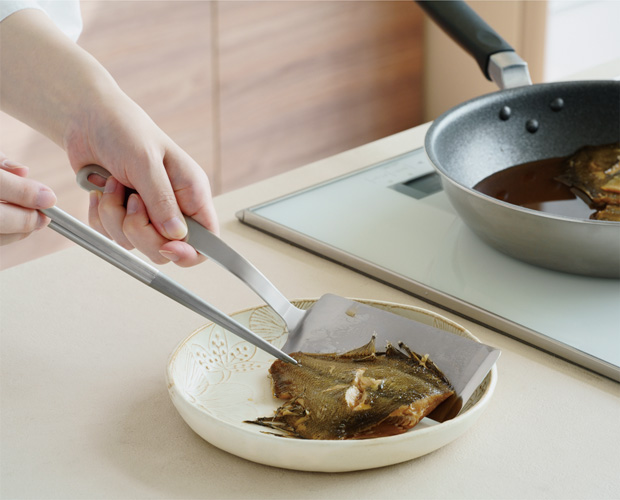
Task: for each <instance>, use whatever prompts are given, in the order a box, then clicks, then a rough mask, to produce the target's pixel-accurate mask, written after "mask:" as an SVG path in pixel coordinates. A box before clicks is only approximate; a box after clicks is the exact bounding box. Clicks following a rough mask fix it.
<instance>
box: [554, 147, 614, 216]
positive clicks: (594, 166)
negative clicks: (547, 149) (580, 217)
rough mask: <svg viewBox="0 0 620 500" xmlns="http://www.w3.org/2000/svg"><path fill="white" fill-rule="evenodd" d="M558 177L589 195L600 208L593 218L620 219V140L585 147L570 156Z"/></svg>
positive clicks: (591, 201)
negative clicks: (619, 141)
mask: <svg viewBox="0 0 620 500" xmlns="http://www.w3.org/2000/svg"><path fill="white" fill-rule="evenodd" d="M558 180H560V181H561V182H563V183H565V184H567V185H568V186H570V187H574V188H577V189H579V190H580V191H581V192H583V193H584V194H585V195H586V196H587V197H588V198H589V200H590V205H591V206H592V208H596V209H598V211H597V212H596V213H594V214H593V215H592V218H593V219H599V220H611V221H620V208H619V207H620V143H614V144H607V145H604V146H586V147H583V148H581V149H580V150H579V151H577V152H576V153H575V154H574V155H572V156H571V157H570V158H568V160H567V161H566V163H565V164H564V171H563V173H562V175H561V176H560V177H559V178H558Z"/></svg>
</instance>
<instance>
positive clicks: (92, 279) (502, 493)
mask: <svg viewBox="0 0 620 500" xmlns="http://www.w3.org/2000/svg"><path fill="white" fill-rule="evenodd" d="M425 129H426V127H418V128H416V129H413V130H410V131H406V132H403V133H401V134H397V135H396V136H392V137H389V138H386V139H383V140H381V141H378V142H377V143H372V144H369V145H366V146H363V147H362V148H358V149H356V150H352V151H350V152H346V153H343V154H341V155H338V156H336V157H333V158H329V159H326V160H323V161H321V162H317V163H315V164H313V165H308V166H306V167H302V168H300V169H297V170H294V171H292V172H289V173H287V174H284V175H281V176H278V177H275V178H272V179H270V180H267V181H264V182H261V183H259V184H256V185H253V186H250V187H248V188H244V189H241V190H238V191H235V192H231V193H228V194H226V195H223V196H220V197H218V198H217V199H216V205H217V209H218V212H219V215H220V218H221V222H222V237H223V238H224V239H225V240H226V241H227V242H228V243H229V244H230V245H232V246H233V247H234V248H236V249H237V250H238V251H240V252H241V253H242V254H244V255H245V256H246V257H247V258H248V259H249V260H250V261H252V262H253V263H254V264H255V265H256V266H257V267H258V268H259V269H261V270H262V271H263V272H264V273H265V274H266V275H267V276H268V277H269V278H270V279H271V280H272V281H273V282H274V283H275V284H276V285H277V286H278V287H279V288H281V290H282V291H283V293H284V294H285V295H286V296H288V297H290V298H305V297H318V296H320V295H322V294H323V293H325V292H333V293H336V294H339V295H344V296H350V297H358V298H367V299H377V300H382V301H391V302H397V303H404V304H410V305H417V306H423V307H427V308H428V309H432V310H435V311H438V312H440V313H441V314H444V315H445V316H447V317H448V318H451V319H453V320H456V321H457V322H459V323H461V324H462V325H464V326H465V327H466V328H468V329H469V330H470V331H471V332H472V333H473V334H474V335H476V336H477V337H478V338H480V339H481V340H482V341H483V342H485V343H487V344H490V345H493V346H496V347H499V348H500V349H501V350H502V356H501V358H500V360H499V362H498V383H497V387H496V390H495V394H494V396H493V398H492V400H491V403H490V405H489V406H488V408H487V410H486V411H485V412H484V413H483V415H482V416H481V418H480V419H479V420H478V422H477V423H476V424H475V425H474V426H473V427H472V428H471V429H470V430H469V431H468V432H467V433H466V434H464V435H463V436H462V437H460V438H459V439H457V440H456V441H454V442H452V443H451V444H449V445H447V446H445V447H443V448H441V449H439V450H438V451H436V452H433V453H431V454H429V455H426V456H424V457H422V458H419V459H415V460H412V461H409V462H404V463H401V464H398V465H394V466H390V467H385V468H381V469H374V470H368V471H360V472H352V473H339V474H323V473H306V472H296V471H290V470H281V469H276V468H271V467H267V466H263V465H259V464H255V463H252V462H248V461H246V460H243V459H241V458H238V457H236V456H233V455H230V454H228V453H226V452H224V451H221V450H219V449H218V448H215V447H214V446H212V445H210V444H209V443H207V442H205V441H204V440H202V439H201V438H200V437H198V436H197V435H196V434H195V433H194V432H193V431H192V430H191V429H190V428H189V427H188V426H187V425H186V424H185V422H184V421H183V420H182V418H181V417H180V416H179V414H178V413H177V412H176V410H175V408H174V407H173V405H172V403H171V402H170V400H169V397H168V394H167V390H166V382H165V378H164V371H165V367H166V362H167V360H168V357H169V355H170V354H171V352H172V350H173V349H174V348H175V346H176V345H177V344H178V343H179V342H180V341H181V340H183V339H184V338H186V337H187V336H188V335H189V334H190V333H191V332H192V331H194V330H195V329H196V328H198V327H199V326H200V325H202V324H204V323H205V322H206V321H205V320H204V319H203V318H201V317H199V316H197V315H196V314H194V313H192V312H189V311H187V310H185V309H184V308H182V307H181V306H179V305H178V304H176V303H174V302H172V301H170V300H169V299H166V298H165V297H163V296H160V295H158V294H157V293H156V292H154V291H152V290H150V289H149V288H147V287H146V286H144V285H142V284H140V283H139V282H137V281H135V280H133V279H132V278H130V277H128V276H127V275H125V274H123V273H121V272H120V271H117V270H116V269H114V268H113V267H111V266H110V265H108V264H107V263H105V262H103V261H101V260H99V259H97V258H96V257H94V256H92V255H91V254H89V253H87V252H86V251H84V250H82V249H80V248H77V247H73V248H69V249H67V250H63V251H60V252H58V253H55V254H52V255H49V256H47V257H44V258H41V259H39V260H36V261H32V262H29V263H26V264H23V265H21V266H17V267H14V268H11V269H8V270H6V271H3V272H2V273H1V274H0V283H1V284H0V318H1V319H0V321H1V323H0V328H1V332H0V333H1V339H0V342H1V343H0V356H1V359H0V361H1V364H0V368H1V370H2V373H1V392H0V397H1V402H0V410H1V420H0V426H1V427H0V432H1V434H0V439H1V441H0V447H1V448H0V452H1V455H0V460H1V469H0V497H1V498H63V499H69V498H89V499H93V498H106V499H114V498H125V499H126V498H167V499H173V498H185V499H188V498H218V499H219V498H386V497H392V498H489V499H499V498H519V499H522V498H558V499H565V498H584V499H585V498H588V499H590V498H596V499H602V498H620V474H619V471H620V458H619V457H620V455H619V454H618V450H619V449H620V385H619V384H617V383H615V382H612V381H610V380H608V379H605V378H603V377H600V376H598V375H596V374H593V373H591V372H588V371H586V370H584V369H582V368H579V367H577V366H574V365H571V364H569V363H567V362H565V361H562V360H560V359H557V358H554V357H552V356H550V355H549V354H546V353H544V352H541V351H539V350H536V349H534V348H532V347H529V346H527V345H525V344H523V343H520V342H518V341H516V340H513V339H511V338H508V337H506V336H504V335H502V334H500V333H497V332H493V331H490V330H488V329H486V328H484V327H482V326H480V325H477V324H475V323H473V322H471V321H467V320H465V319H462V318H459V317H457V316H455V315H453V314H450V313H448V312H445V311H441V310H440V309H438V308H437V307H434V306H431V305H428V304H425V303H424V302H423V301H421V300H419V299H417V298H414V297H412V296H410V295H407V294H405V293H402V292H400V291H397V290H395V289H393V288H390V287H388V286H386V285H383V284H380V283H378V282H376V281H373V280H371V279H369V278H366V277H364V276H361V275H360V274H357V273H355V272H353V271H351V270H348V269H346V268H344V267H342V266H339V265H337V264H334V263H332V262H328V261H326V260H324V259H321V258H319V257H317V256H314V255H311V254H309V253H307V252H304V251H303V250H300V249H298V248H295V247H293V246H291V245H288V244H286V243H284V242H282V241H279V240H276V239H275V238H272V237H269V236H267V235H265V234H263V233H261V232H259V231H256V230H254V229H252V228H250V227H247V226H245V225H243V224H241V223H239V222H238V221H237V220H236V218H235V216H234V214H235V212H236V211H237V210H239V209H241V208H245V207H247V206H250V205H253V204H256V203H259V202H261V201H265V200H267V199H270V198H273V197H275V196H278V195H282V194H285V193H288V192H290V191H292V190H294V189H298V188H302V187H305V186H308V185H311V184H313V183H315V182H318V181H321V180H325V179H327V178H330V177H334V176H336V175H340V174H343V173H346V172H347V171H350V170H351V169H352V168H354V165H355V164H356V159H359V158H360V157H361V156H363V157H364V159H365V160H366V161H368V162H372V161H373V160H374V159H376V160H380V159H382V158H383V157H385V156H388V155H389V156H392V155H394V154H399V153H400V152H403V151H405V150H406V148H407V146H408V145H409V144H411V141H413V140H416V141H419V140H420V139H421V137H422V136H423V134H424V131H425ZM61 208H62V207H61ZM164 271H165V273H166V274H168V275H169V276H171V277H173V278H174V279H176V280H178V281H179V282H181V283H182V284H183V285H184V286H186V287H187V288H189V289H191V290H193V291H195V292H196V293H197V294H198V295H200V296H201V297H203V298H204V299H206V300H207V301H209V302H211V303H212V304H214V305H216V306H217V307H218V308H220V309H221V310H223V311H226V312H234V311H237V310H241V309H244V308H247V307H251V306H255V305H259V304H260V299H258V298H257V297H256V296H255V295H253V293H252V292H250V291H249V290H246V289H245V287H244V286H243V285H242V284H241V283H240V282H239V281H238V280H237V279H236V278H234V277H232V276H230V275H227V274H226V272H225V271H223V270H221V269H220V268H218V267H217V266H216V265H215V264H214V263H212V262H207V263H205V264H203V265H201V266H198V267H195V268H192V269H180V268H176V267H173V266H172V265H169V266H166V267H165V268H164ZM584 333H585V332H584ZM266 452H268V450H266Z"/></svg>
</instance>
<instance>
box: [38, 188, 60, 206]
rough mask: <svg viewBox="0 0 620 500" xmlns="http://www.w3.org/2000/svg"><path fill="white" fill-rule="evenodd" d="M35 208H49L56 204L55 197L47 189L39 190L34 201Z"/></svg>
mask: <svg viewBox="0 0 620 500" xmlns="http://www.w3.org/2000/svg"><path fill="white" fill-rule="evenodd" d="M35 203H36V205H37V208H50V207H53V206H54V205H55V204H56V195H55V194H54V193H52V192H51V191H50V190H49V189H45V188H41V189H39V192H38V194H37V199H36V201H35Z"/></svg>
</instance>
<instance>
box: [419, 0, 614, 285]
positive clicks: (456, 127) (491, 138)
mask: <svg viewBox="0 0 620 500" xmlns="http://www.w3.org/2000/svg"><path fill="white" fill-rule="evenodd" d="M417 3H418V5H419V6H420V7H421V8H422V9H423V10H424V11H425V12H426V13H427V14H428V15H429V16H430V17H431V18H432V19H433V20H434V21H435V22H436V23H437V24H438V25H439V26H440V27H441V28H442V29H443V30H444V31H445V32H446V33H447V34H448V35H450V36H451V37H452V38H453V39H454V40H455V41H456V42H457V43H458V44H459V45H460V46H461V47H462V48H464V49H465V50H466V51H467V52H468V53H469V54H470V55H472V56H473V57H474V58H475V59H476V61H477V62H478V65H479V66H480V68H481V70H482V72H483V74H484V75H485V76H486V77H487V78H488V79H489V80H493V81H494V82H495V83H496V84H497V85H498V86H499V87H500V89H502V90H500V91H498V92H493V93H491V94H487V95H484V96H481V97H477V98H475V99H472V100H470V101H467V102H465V103H463V104H460V105H459V106H457V107H455V108H453V109H451V110H449V111H447V112H446V113H444V114H442V115H441V116H440V117H439V118H437V119H436V120H435V121H434V122H433V124H432V125H431V127H430V128H429V130H428V132H427V135H426V138H425V149H426V154H427V156H428V157H429V159H430V161H431V163H432V164H433V166H434V167H435V169H436V170H437V172H438V173H439V175H440V177H441V179H442V185H443V188H444V190H445V192H446V195H447V196H448V198H449V200H450V202H451V203H452V205H453V206H454V208H455V209H456V211H457V212H458V214H459V216H460V217H461V219H462V220H463V221H464V222H465V224H466V225H467V226H468V227H469V228H470V229H471V230H472V231H473V232H474V233H476V234H477V235H478V236H479V237H480V238H481V239H482V240H483V241H484V242H486V243H487V244H489V245H491V246H492V247H494V248H495V249H497V250H499V251H501V252H503V253H505V254H507V255H509V256H511V257H514V258H516V259H520V260H522V261H525V262H528V263H530V264H534V265H537V266H541V267H545V268H548V269H553V270H557V271H564V272H568V273H573V274H581V275H587V276H594V277H605V278H619V277H620V223H618V222H612V221H598V220H581V219H576V218H575V219H573V218H569V217H563V216H556V215H552V214H548V213H543V212H539V211H536V210H531V209H528V208H523V207H519V206H516V205H512V204H509V203H506V202H504V201H500V200H497V199H495V198H492V197H490V196H487V195H485V194H482V193H480V192H478V191H476V190H474V189H473V186H475V185H476V184H477V183H478V182H479V181H481V180H482V179H484V178H485V177H487V176H489V175H491V174H493V173H495V172H497V171H499V170H502V169H505V168H507V167H511V166H514V165H519V164H522V163H526V162H531V161H536V160H543V159H548V158H558V157H565V156H569V155H571V154H573V153H574V152H575V151H577V150H578V149H579V148H580V147H582V146H585V145H603V144H609V143H612V142H617V141H618V140H620V82H619V81H613V80H610V81H583V82H559V83H546V84H537V85H532V84H531V80H530V77H529V71H528V69H527V64H526V63H525V62H524V61H523V60H522V59H521V58H520V57H519V56H518V55H517V54H516V53H515V52H514V50H513V49H512V47H511V46H510V45H508V44H507V43H506V42H505V41H504V40H503V39H502V38H501V37H500V36H499V35H498V34H497V33H496V32H495V31H494V30H493V29H492V28H491V27H489V26H488V25H487V24H486V22H485V21H483V20H482V19H481V18H480V17H479V16H478V15H477V14H476V13H475V12H474V11H473V10H472V9H471V8H470V7H468V6H467V4H465V2H462V1H437V2H425V1H418V2H417Z"/></svg>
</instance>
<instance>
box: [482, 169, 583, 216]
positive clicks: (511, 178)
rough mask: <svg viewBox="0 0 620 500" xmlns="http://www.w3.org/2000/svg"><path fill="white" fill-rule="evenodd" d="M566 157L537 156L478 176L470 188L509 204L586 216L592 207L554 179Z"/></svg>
mask: <svg viewBox="0 0 620 500" xmlns="http://www.w3.org/2000/svg"><path fill="white" fill-rule="evenodd" d="M565 161H566V158H551V159H548V160H538V161H533V162H529V163H524V164H522V165H517V166H514V167H509V168H506V169H504V170H500V171H499V172H496V173H494V174H492V175H490V176H489V177H487V178H485V179H483V180H481V181H480V182H479V183H478V184H476V185H475V186H474V189H476V190H478V191H480V192H481V193H484V194H486V195H489V196H492V197H493V198H497V199H498V200H502V201H505V202H508V203H512V204H513V205H519V206H522V207H525V208H531V209H533V210H539V211H541V212H547V213H550V214H553V215H562V216H564V217H573V218H579V219H589V218H590V215H592V214H593V213H594V212H595V210H594V209H592V208H590V206H588V203H587V202H586V201H585V200H583V199H582V198H580V197H579V196H578V195H577V194H575V191H576V190H573V189H571V188H570V187H568V186H567V185H566V184H563V183H562V182H560V181H557V180H556V178H557V177H558V176H559V175H560V174H561V173H562V165H563V164H564V162H565Z"/></svg>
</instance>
